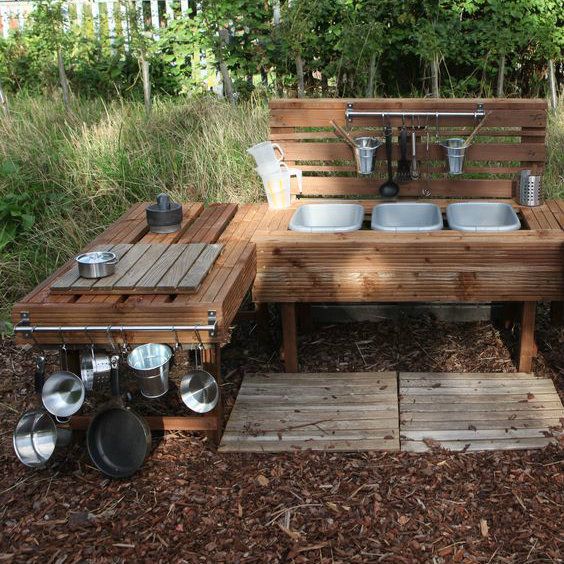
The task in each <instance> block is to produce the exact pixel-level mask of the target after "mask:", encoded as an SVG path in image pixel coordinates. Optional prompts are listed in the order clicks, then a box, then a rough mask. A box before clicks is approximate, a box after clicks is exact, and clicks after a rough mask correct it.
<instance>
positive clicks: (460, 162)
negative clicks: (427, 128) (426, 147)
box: [440, 137, 468, 175]
mask: <svg viewBox="0 0 564 564" xmlns="http://www.w3.org/2000/svg"><path fill="white" fill-rule="evenodd" d="M465 143H466V142H465V140H464V139H461V138H459V137H453V138H451V139H447V140H446V141H445V142H444V143H440V145H441V147H443V149H444V150H445V154H446V158H447V164H448V173H449V174H453V175H454V174H462V173H463V169H464V154H465V152H466V149H467V147H468V146H467V145H466V144H465Z"/></svg>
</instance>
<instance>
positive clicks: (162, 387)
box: [127, 343, 172, 399]
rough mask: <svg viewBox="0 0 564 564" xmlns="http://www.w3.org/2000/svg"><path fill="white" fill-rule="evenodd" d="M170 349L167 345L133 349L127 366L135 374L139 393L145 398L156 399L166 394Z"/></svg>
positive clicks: (143, 346) (151, 345) (147, 345)
mask: <svg viewBox="0 0 564 564" xmlns="http://www.w3.org/2000/svg"><path fill="white" fill-rule="evenodd" d="M171 358H172V349H171V348H170V347H169V346H168V345H158V344H155V343H147V344H146V345H141V346H139V347H135V348H134V349H133V350H132V351H131V352H130V353H129V355H128V357H127V364H128V366H129V367H130V368H131V369H132V370H133V372H134V373H135V376H136V377H137V381H138V382H139V387H140V388H141V393H142V394H143V395H144V396H145V397H146V398H151V399H152V398H158V397H160V396H163V395H164V394H166V393H167V392H168V371H169V367H170V360H171Z"/></svg>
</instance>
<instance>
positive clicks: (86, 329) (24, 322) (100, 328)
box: [14, 311, 217, 338]
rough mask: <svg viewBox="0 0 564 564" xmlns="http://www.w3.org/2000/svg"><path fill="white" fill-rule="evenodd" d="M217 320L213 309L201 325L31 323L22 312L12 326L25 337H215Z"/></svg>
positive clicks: (27, 316)
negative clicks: (146, 334)
mask: <svg viewBox="0 0 564 564" xmlns="http://www.w3.org/2000/svg"><path fill="white" fill-rule="evenodd" d="M216 330H217V321H216V313H215V311H209V312H208V323H207V324H202V325H61V326H58V325H57V326H55V325H51V326H49V325H45V326H43V325H31V323H30V319H29V315H26V312H22V316H21V321H20V322H19V323H17V324H16V325H15V326H14V332H15V333H23V334H24V336H25V337H27V338H33V335H34V334H35V333H59V334H60V335H62V334H63V333H87V334H88V333H94V332H105V333H124V332H126V331H171V332H173V333H176V332H178V331H195V332H198V331H207V332H209V335H210V337H215V334H216Z"/></svg>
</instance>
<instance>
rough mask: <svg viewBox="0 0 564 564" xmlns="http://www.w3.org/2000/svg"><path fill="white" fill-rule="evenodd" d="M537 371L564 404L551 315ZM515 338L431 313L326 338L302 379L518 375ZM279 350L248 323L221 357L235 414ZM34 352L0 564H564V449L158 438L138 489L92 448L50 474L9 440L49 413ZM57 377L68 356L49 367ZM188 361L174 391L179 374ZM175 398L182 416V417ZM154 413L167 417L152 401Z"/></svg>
mask: <svg viewBox="0 0 564 564" xmlns="http://www.w3.org/2000/svg"><path fill="white" fill-rule="evenodd" d="M537 338H538V344H539V357H538V359H537V360H536V362H535V367H534V369H535V372H536V373H537V374H539V375H543V376H547V377H550V378H553V379H554V382H555V384H556V386H557V388H558V390H559V393H560V394H561V397H562V395H563V392H564V383H563V379H564V333H563V330H562V329H556V328H553V327H550V325H549V324H548V321H547V316H546V312H544V311H541V314H540V319H539V328H538V333H537ZM515 342H516V335H515V334H514V333H513V331H511V330H500V329H498V328H495V327H494V326H493V325H492V324H490V323H469V324H446V323H442V322H439V321H436V320H435V319H433V318H432V317H430V316H424V317H420V318H416V319H414V318H409V317H405V318H402V319H400V320H399V321H388V320H382V321H381V322H379V323H355V324H348V325H333V326H323V327H319V328H317V329H316V330H315V331H314V332H313V333H310V334H307V335H304V336H302V337H301V340H300V352H301V360H302V368H303V370H304V371H310V372H313V371H362V370H371V371H378V370H412V371H460V372H490V371H492V372H514V371H515V367H514V364H513V361H512V354H513V351H514V348H515ZM276 349H277V347H276V346H272V347H268V346H265V345H264V344H260V345H259V343H258V340H257V335H256V328H254V327H252V326H242V327H240V328H239V329H237V330H236V331H235V334H234V336H233V342H232V344H231V345H229V346H228V347H227V348H226V349H225V352H224V371H225V373H226V374H229V378H228V379H227V381H226V383H225V386H224V390H223V391H224V396H225V398H226V403H227V407H228V410H229V408H230V407H231V406H232V405H233V402H234V398H235V396H236V393H237V389H238V386H239V384H240V379H241V372H240V371H238V370H235V369H237V368H241V369H242V370H247V371H249V372H252V371H277V370H280V369H281V364H280V359H279V356H278V353H277V352H273V351H276ZM35 353H36V351H33V350H23V349H22V348H20V347H16V346H15V345H14V343H13V341H11V340H5V341H3V343H2V344H1V345H0V376H1V380H0V409H1V412H2V415H3V416H2V422H1V430H0V433H1V434H0V463H1V466H0V476H1V481H0V518H1V529H0V561H7V562H11V561H18V562H53V563H55V562H57V563H62V562H79V561H97V562H98V561H101V562H108V561H112V562H113V561H150V562H156V561H159V562H161V561H162V562H170V561H174V562H204V561H212V562H310V561H311V562H406V563H410V562H436V563H440V562H486V563H487V562H515V563H521V562H562V561H563V560H564V535H563V532H562V522H563V517H564V511H563V510H564V472H563V470H564V447H563V446H562V445H560V446H551V447H547V448H546V449H543V450H536V451H513V452H489V453H465V454H451V453H448V452H446V451H441V450H435V451H433V452H431V453H428V454H424V455H420V454H408V453H390V454H385V453H379V452H374V453H356V454H332V453H319V452H315V453H314V452H296V453H284V454H268V455H257V454H229V455H228V454H223V455H218V454H217V453H215V452H214V450H213V449H212V448H210V446H209V445H208V444H207V441H206V439H205V438H202V437H200V436H198V435H191V434H187V433H169V434H166V435H164V436H162V435H161V436H155V437H154V443H155V444H154V449H153V451H152V453H151V455H150V457H149V459H148V460H147V462H146V464H145V466H144V467H143V469H142V470H141V471H140V472H139V473H138V474H137V475H136V476H134V478H133V479H131V480H121V481H111V480H108V479H106V478H105V477H104V476H102V475H100V474H99V472H98V471H97V470H96V469H95V468H93V467H92V465H91V463H90V461H89V460H88V457H87V455H86V454H85V449H84V443H83V438H79V439H78V440H77V442H76V443H75V444H74V445H73V446H72V447H71V448H70V450H69V451H68V452H67V453H66V455H65V457H64V458H63V459H59V460H57V461H55V462H54V463H52V464H51V465H50V466H49V467H48V468H46V469H42V470H31V469H28V468H25V467H24V466H22V465H21V464H20V463H19V462H18V461H17V459H16V458H15V455H14V454H13V451H12V446H11V434H12V430H13V427H14V425H15V422H16V421H17V418H18V417H19V415H20V413H21V412H23V411H24V410H25V409H27V408H30V407H32V406H34V405H37V399H36V398H35V397H34V395H33V391H32V386H31V381H32V376H33V362H34V355H35ZM48 361H49V363H50V367H49V369H52V368H53V367H54V363H55V361H56V357H55V356H54V355H50V356H49V357H48ZM182 370H183V367H182V363H181V362H179V363H177V366H176V368H175V380H177V379H178V376H179V374H180V373H181V372H182ZM172 396H175V394H172V395H171V399H169V400H167V401H169V402H170V403H169V405H168V406H167V408H169V409H170V410H171V411H178V412H179V413H181V412H182V407H181V405H180V404H179V402H177V401H176V399H175V398H174V397H172ZM133 404H134V405H135V408H136V409H138V410H139V411H142V412H147V413H148V412H150V411H154V410H156V409H159V408H160V406H159V405H158V404H149V403H143V402H141V401H139V399H138V395H135V397H134V401H133Z"/></svg>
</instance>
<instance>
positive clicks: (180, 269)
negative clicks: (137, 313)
mask: <svg viewBox="0 0 564 564" xmlns="http://www.w3.org/2000/svg"><path fill="white" fill-rule="evenodd" d="M205 248H206V245H205V243H192V244H191V245H188V247H187V248H186V249H185V250H184V252H183V253H182V254H181V255H180V256H179V257H178V259H177V260H176V262H175V263H174V264H173V265H172V266H171V267H170V268H169V270H168V271H167V272H166V274H165V275H164V276H163V277H162V278H161V279H160V280H159V283H158V284H157V287H158V288H160V289H165V290H166V289H169V290H174V289H175V288H177V287H178V283H179V282H180V280H181V279H182V277H183V276H184V275H185V274H186V272H188V270H189V269H190V267H191V266H192V265H193V264H194V262H195V261H196V259H197V258H198V257H199V256H200V254H201V253H202V251H203V250H204V249H205Z"/></svg>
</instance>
